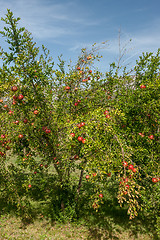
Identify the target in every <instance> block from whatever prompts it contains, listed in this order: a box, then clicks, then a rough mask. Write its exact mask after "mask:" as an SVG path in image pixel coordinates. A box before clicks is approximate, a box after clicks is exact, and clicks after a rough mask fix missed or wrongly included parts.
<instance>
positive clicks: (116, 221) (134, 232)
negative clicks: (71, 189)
mask: <svg viewBox="0 0 160 240" xmlns="http://www.w3.org/2000/svg"><path fill="white" fill-rule="evenodd" d="M38 162H39V159H38ZM10 163H14V164H15V158H10ZM18 174H19V173H18V172H17V173H16V175H14V177H13V179H12V182H13V183H14V182H16V181H17V179H19V178H18V176H19V175H18ZM44 176H45V174H44V175H43V177H42V180H45V178H44ZM39 179H41V175H40V178H38V181H39ZM16 184H17V183H16ZM34 184H35V182H34ZM34 184H33V190H32V191H33V192H34ZM38 184H40V183H39V182H38ZM42 184H43V182H42ZM47 184H50V182H49V181H48V182H47ZM110 184H111V186H110V185H108V190H106V194H105V195H106V196H107V197H108V198H107V197H106V199H105V201H104V204H102V206H101V208H100V209H101V210H100V211H98V212H97V213H96V212H95V210H93V209H90V208H88V207H87V203H88V197H87V196H88V195H87V192H85V193H86V195H84V196H83V197H82V199H81V201H83V202H82V203H81V204H82V205H83V204H84V207H83V208H81V207H80V208H79V215H78V216H79V220H74V222H71V219H75V218H72V217H73V216H74V208H73V206H74V205H73V206H72V205H71V202H70V204H69V206H68V205H67V206H66V208H65V210H66V211H67V212H64V216H63V214H62V216H59V217H58V220H59V221H60V220H61V223H60V222H56V220H55V219H57V218H53V219H51V218H50V216H51V215H52V212H51V209H52V208H55V209H56V206H58V205H56V206H55V203H56V204H57V202H55V201H53V203H52V204H53V206H50V205H48V202H47V200H46V199H43V197H42V199H41V198H40V199H39V198H38V199H34V198H32V197H33V196H32V195H31V196H32V197H31V199H30V203H31V211H30V208H28V210H27V206H28V205H27V204H25V203H26V200H25V199H24V201H23V204H22V205H23V209H24V212H26V213H28V211H29V213H31V219H30V218H29V219H30V220H33V221H30V220H29V221H26V222H25V221H23V222H22V216H21V218H20V217H17V216H15V214H17V210H16V208H15V209H12V206H11V208H9V209H8V208H7V204H6V201H3V203H4V206H2V204H0V205H1V206H0V210H1V212H0V240H14V239H15V240H22V239H23V240H27V239H30V240H62V239H64V240H67V239H70V240H79V239H86V240H107V239H108V240H109V239H110V240H128V239H129V240H158V238H157V236H156V235H154V233H155V229H154V228H153V224H152V222H151V221H149V222H147V220H145V221H142V220H140V218H135V219H133V220H131V221H130V220H129V216H128V215H127V209H126V208H120V207H119V205H117V200H116V202H114V191H113V190H114V187H113V186H112V184H114V183H110ZM49 186H50V185H49ZM14 187H15V186H14ZM51 187H53V186H52V185H51ZM44 189H45V188H44ZM86 189H87V188H86ZM111 190H112V191H111ZM107 191H109V192H107ZM38 193H39V192H35V193H34V195H35V194H38ZM112 193H113V196H112ZM53 194H54V193H53ZM36 196H37V195H36ZM50 198H51V196H50ZM47 199H48V198H47ZM41 200H43V201H42V202H41ZM48 200H49V203H50V201H51V200H55V199H54V198H53V199H52V198H51V199H48ZM84 201H85V202H84ZM48 206H50V208H48ZM13 210H14V211H13ZM12 211H13V212H14V214H13V213H12ZM32 213H33V214H32ZM53 213H54V212H53ZM58 213H59V212H58ZM65 214H66V215H65ZM19 216H20V215H19ZM53 217H54V216H53ZM32 218H33V219H32ZM63 220H64V221H65V223H62V221H63ZM24 222H25V223H24Z"/></svg>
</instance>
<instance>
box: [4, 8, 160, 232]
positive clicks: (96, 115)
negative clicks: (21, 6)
mask: <svg viewBox="0 0 160 240" xmlns="http://www.w3.org/2000/svg"><path fill="white" fill-rule="evenodd" d="M2 21H4V22H5V24H6V25H7V26H8V27H4V31H1V32H0V33H1V35H2V36H3V37H5V39H6V41H7V42H8V44H9V51H8V52H6V51H4V50H3V49H2V48H1V52H0V56H1V59H2V60H3V66H2V67H1V68H0V81H1V88H0V94H1V96H0V97H1V100H0V111H1V112H0V122H1V129H0V135H1V145H0V154H1V163H0V164H1V170H0V178H1V180H2V181H1V186H0V188H1V193H0V198H1V199H2V200H4V199H5V201H9V204H11V206H12V207H13V206H14V207H15V208H16V210H17V211H18V213H19V214H20V215H22V216H23V218H24V219H25V220H26V221H27V219H30V218H32V210H31V209H32V208H34V207H33V206H34V204H33V202H34V201H38V202H39V204H41V205H42V208H43V209H45V213H46V214H48V216H50V218H51V219H52V220H53V221H54V220H55V219H57V218H59V219H61V220H62V221H63V220H64V221H65V219H74V218H77V217H78V216H79V214H80V213H81V210H82V209H83V211H84V209H88V210H89V209H91V208H93V209H95V210H96V211H98V209H99V208H100V206H102V205H103V204H106V202H107V201H111V202H112V201H113V202H112V204H115V199H116V197H117V199H118V202H119V204H120V206H123V205H125V206H126V204H127V206H128V214H129V216H130V219H132V218H134V217H135V216H137V215H138V212H139V210H142V211H143V216H146V215H147V214H149V215H150V216H153V211H151V209H152V210H153V209H154V216H155V218H154V219H155V224H156V221H157V224H158V222H159V220H158V217H157V216H158V215H159V208H157V204H159V183H158V181H159V150H160V149H159V148H160V144H159V135H160V133H159V121H160V118H159V112H160V78H159V65H160V57H159V54H160V50H158V51H157V54H156V55H155V56H154V55H153V54H152V53H146V54H143V55H142V56H141V57H140V59H139V61H137V65H136V66H135V69H134V71H135V78H133V77H132V76H130V75H129V74H127V73H126V72H125V70H124V72H123V74H122V75H121V76H120V75H119V74H118V71H117V67H116V65H115V64H114V63H113V64H111V66H110V71H109V72H107V73H106V74H102V73H100V72H99V71H98V70H94V68H93V69H92V66H93V63H94V62H95V61H96V60H99V59H100V58H101V57H100V56H99V55H98V54H97V53H96V52H95V50H96V47H95V45H94V46H93V48H92V50H91V51H89V52H88V51H87V50H86V49H82V53H81V56H80V57H79V58H78V61H77V64H76V65H75V66H70V67H69V70H68V72H66V71H65V67H64V61H63V60H62V59H61V57H59V61H60V63H59V65H58V66H59V68H58V69H54V62H53V60H52V58H51V57H50V56H49V51H48V50H47V49H46V48H45V47H44V46H42V51H43V53H42V54H41V55H40V54H39V48H38V47H36V44H35V42H33V39H32V37H31V34H30V33H29V32H28V31H27V30H26V29H25V28H18V21H19V18H17V19H16V18H14V16H13V13H12V12H11V11H10V10H8V13H7V14H6V18H2ZM11 156H12V157H14V158H16V163H12V164H11V165H10V164H9V162H10V158H11ZM37 157H38V158H37ZM6 176H7V177H6ZM15 176H16V177H15ZM4 186H5V189H4ZM155 189H156V196H157V197H154V193H155ZM148 193H149V196H150V197H151V198H149V197H148ZM4 195H5V197H4ZM106 195H108V197H106ZM11 199H12V202H10V201H11ZM151 199H152V201H151ZM151 202H152V203H153V204H151ZM146 205H147V206H148V207H147V209H148V210H146ZM35 209H36V208H35ZM158 228H159V227H158Z"/></svg>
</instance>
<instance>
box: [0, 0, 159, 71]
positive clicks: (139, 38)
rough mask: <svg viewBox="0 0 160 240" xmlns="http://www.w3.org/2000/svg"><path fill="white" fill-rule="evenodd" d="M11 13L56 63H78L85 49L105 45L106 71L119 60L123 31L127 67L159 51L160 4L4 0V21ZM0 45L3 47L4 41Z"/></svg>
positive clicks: (0, 10) (0, 4)
mask: <svg viewBox="0 0 160 240" xmlns="http://www.w3.org/2000/svg"><path fill="white" fill-rule="evenodd" d="M7 8H9V9H10V10H11V11H13V13H14V15H15V17H20V18H21V21H20V24H21V25H23V26H25V27H26V28H27V29H28V30H29V31H30V32H31V33H32V35H33V38H34V40H35V41H36V42H37V45H38V46H41V45H42V44H44V45H45V46H46V47H47V48H48V49H49V50H50V53H51V55H52V57H53V59H54V60H55V62H57V56H58V55H60V54H63V58H64V60H66V62H67V63H68V62H69V61H70V59H71V60H72V61H73V63H74V62H75V61H76V59H77V56H78V55H79V54H80V50H81V48H83V47H87V48H90V46H91V45H92V44H93V43H95V42H96V43H97V44H98V45H99V44H100V43H101V42H104V41H106V40H107V41H108V42H107V45H106V47H105V48H104V49H102V50H101V51H100V53H101V54H102V55H103V58H102V60H101V62H100V63H99V64H98V67H99V68H100V70H101V71H107V70H108V67H109V64H110V63H112V62H113V61H116V60H117V59H118V56H119V47H118V33H119V30H120V29H121V46H122V47H123V46H125V45H126V44H127V43H128V44H127V50H128V51H127V54H126V55H125V56H124V59H123V61H124V62H123V63H122V64H123V65H126V64H130V65H129V66H130V67H132V66H134V64H135V60H136V59H138V56H139V55H141V53H142V52H146V51H148V52H156V51H157V49H158V48H159V47H160V0H152V1H149V0H134V1H133V0H132V1H131V0H92V1H91V0H81V1H80V0H7V1H6V0H0V17H4V15H5V14H6V12H7ZM0 29H2V22H0ZM130 39H132V41H131V42H130V41H129V40H130ZM0 45H1V46H2V47H3V46H4V42H3V40H2V38H1V37H0Z"/></svg>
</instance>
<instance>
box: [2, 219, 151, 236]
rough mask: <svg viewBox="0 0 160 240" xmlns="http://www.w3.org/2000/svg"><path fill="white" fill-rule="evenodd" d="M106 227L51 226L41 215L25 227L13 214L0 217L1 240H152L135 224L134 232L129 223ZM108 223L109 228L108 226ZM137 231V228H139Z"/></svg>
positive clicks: (68, 224) (61, 224)
mask: <svg viewBox="0 0 160 240" xmlns="http://www.w3.org/2000/svg"><path fill="white" fill-rule="evenodd" d="M104 223H105V224H106V226H103V227H100V226H99V227H98V226H97V225H96V224H95V225H92V226H91V225H90V224H85V223H83V224H82V223H81V224H80V223H72V224H71V223H67V224H64V223H56V222H55V223H54V224H51V223H50V222H49V221H48V220H47V219H45V218H44V217H43V216H42V215H41V216H39V219H37V220H35V221H34V223H31V224H27V225H24V224H22V222H21V220H20V218H18V217H15V216H12V215H2V216H1V217H0V239H1V240H22V239H24V240H27V239H29V240H67V239H70V240H80V239H86V240H106V239H111V240H128V239H130V240H135V239H137V240H153V239H154V237H153V235H152V234H149V233H146V232H145V231H144V232H143V231H142V229H140V228H141V226H140V225H139V224H138V225H137V227H136V228H135V229H134V228H133V227H132V224H127V225H126V226H123V227H120V225H115V226H112V223H111V222H110V223H109V221H108V224H107V222H106V221H105V222H104ZM110 224H111V225H110ZM138 228H139V229H138Z"/></svg>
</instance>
